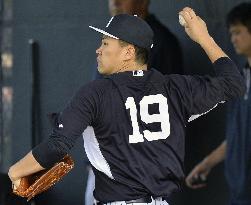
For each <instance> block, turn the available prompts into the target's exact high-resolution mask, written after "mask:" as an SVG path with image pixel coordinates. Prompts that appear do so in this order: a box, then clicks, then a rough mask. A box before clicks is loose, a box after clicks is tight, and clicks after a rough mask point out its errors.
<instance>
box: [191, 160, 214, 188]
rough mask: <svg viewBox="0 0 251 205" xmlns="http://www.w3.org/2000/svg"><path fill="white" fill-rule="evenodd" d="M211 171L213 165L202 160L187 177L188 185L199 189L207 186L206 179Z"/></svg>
mask: <svg viewBox="0 0 251 205" xmlns="http://www.w3.org/2000/svg"><path fill="white" fill-rule="evenodd" d="M210 171H211V167H209V165H207V163H205V161H202V162H201V163H199V164H198V165H197V166H195V167H194V169H193V170H192V171H191V172H190V173H189V175H188V176H187V177H186V185H187V186H188V187H190V188H192V189H198V188H202V187H205V186H206V179H207V176H208V174H209V172H210Z"/></svg>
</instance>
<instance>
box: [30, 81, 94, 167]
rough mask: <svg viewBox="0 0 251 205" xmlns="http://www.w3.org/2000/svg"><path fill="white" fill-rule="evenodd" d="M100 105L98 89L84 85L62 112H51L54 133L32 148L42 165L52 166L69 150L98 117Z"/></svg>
mask: <svg viewBox="0 0 251 205" xmlns="http://www.w3.org/2000/svg"><path fill="white" fill-rule="evenodd" d="M98 105H99V95H98V94H97V92H96V90H95V89H93V87H92V86H83V87H82V88H81V89H80V90H79V91H78V92H77V93H76V94H75V96H74V97H73V98H72V100H71V101H70V103H69V104H68V105H67V106H66V108H65V109H64V110H63V111H62V112H60V113H52V114H49V118H50V121H51V123H52V127H53V130H52V133H51V135H50V136H49V138H48V139H47V140H45V141H43V142H42V143H40V144H39V145H38V146H36V147H35V148H34V149H33V150H32V154H33V156H34V157H35V159H36V160H37V161H38V163H39V164H40V165H41V166H42V167H44V168H48V167H51V166H52V165H53V164H54V163H55V162H57V161H59V160H60V159H61V158H63V157H64V156H65V155H66V154H67V153H68V152H69V150H70V149H71V148H72V147H73V145H74V143H75V141H76V140H77V138H78V137H80V136H81V134H82V133H83V132H84V130H85V129H86V127H87V126H88V125H92V123H93V122H94V121H95V119H96V118H97V117H98V113H99V112H98V109H99V108H98Z"/></svg>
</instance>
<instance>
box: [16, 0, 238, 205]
mask: <svg viewBox="0 0 251 205" xmlns="http://www.w3.org/2000/svg"><path fill="white" fill-rule="evenodd" d="M239 2H242V1H240V0H239V1H238V0H218V1H217V3H216V2H215V1H209V0H206V1H198V0H190V1H188V0H184V1H180V0H155V1H152V2H151V6H150V10H151V11H153V13H155V14H156V16H157V17H159V19H160V20H161V21H162V22H163V23H164V24H165V25H167V26H168V27H169V28H170V29H171V31H173V33H175V34H176V36H177V37H178V38H179V40H180V42H181V45H182V48H183V52H184V59H185V67H186V72H187V73H194V74H195V73H197V74H208V73H212V71H211V65H210V62H209V60H208V59H207V57H206V55H205V53H204V52H202V50H201V49H200V47H199V46H198V45H196V44H195V43H193V42H192V41H191V40H190V39H188V37H187V36H186V35H185V33H184V31H183V29H182V27H181V26H180V25H179V24H178V15H177V14H178V11H179V10H180V9H181V8H183V7H184V6H186V5H188V6H191V7H193V8H194V9H195V11H196V12H198V14H199V15H201V16H202V17H203V18H204V19H205V21H206V22H207V24H208V28H209V32H210V33H211V34H212V36H213V37H214V38H215V39H216V41H217V42H218V43H219V45H220V46H222V48H223V49H225V50H227V51H228V53H229V54H230V55H231V56H232V57H233V58H234V59H235V60H236V61H237V62H238V63H239V62H242V61H241V60H240V59H239V58H237V57H236V56H235V55H234V54H233V49H232V47H231V46H230V43H229V38H228V35H227V31H226V28H225V24H224V23H225V22H224V18H225V14H226V12H227V11H228V10H229V9H230V8H231V7H232V6H234V5H235V4H237V3H239ZM13 6H14V33H13V47H14V50H13V52H14V81H13V82H14V120H13V142H14V143H13V148H12V156H13V162H14V161H16V160H18V159H19V158H20V157H21V156H23V155H24V154H25V153H27V152H28V151H29V150H30V149H31V110H30V108H31V65H30V50H29V44H28V41H29V39H34V40H36V41H37V42H38V44H39V50H40V73H41V75H40V86H41V95H40V98H41V116H40V117H41V124H40V126H41V132H40V133H41V140H42V139H44V138H46V137H47V136H48V134H49V132H50V126H49V122H48V120H47V118H46V114H47V113H49V112H57V111H60V110H61V109H62V108H63V107H64V105H65V104H66V103H67V102H68V101H69V99H70V98H71V96H72V95H73V93H74V92H75V91H76V90H77V89H78V87H79V86H80V85H82V84H83V83H86V82H87V81H88V80H90V78H91V76H92V72H93V69H95V65H96V63H95V56H96V54H95V49H96V48H97V46H98V44H99V35H97V34H96V33H94V32H93V31H90V30H89V29H88V25H92V24H94V25H105V24H106V22H107V20H108V19H109V15H108V9H107V1H106V0H96V1H91V0H82V1H79V0H73V1H63V0H54V1H49V0H44V1H37V0H32V1H31V0H24V1H17V0H13ZM224 114H225V107H224V106H219V108H217V109H216V110H215V111H213V112H211V113H210V114H209V115H208V116H206V117H202V118H201V119H199V120H197V121H196V122H193V123H191V125H190V126H189V127H188V137H187V142H188V143H187V159H186V165H187V166H186V169H187V171H189V170H190V169H191V168H192V166H193V165H194V164H196V163H197V162H198V161H199V160H201V159H202V158H203V157H204V156H205V155H206V154H207V153H209V152H210V151H211V150H212V149H213V148H214V147H216V146H217V145H218V144H219V143H220V142H221V141H222V139H223V138H224ZM83 152H84V150H83V148H82V139H79V141H78V142H77V143H76V146H75V147H74V149H73V150H72V155H73V157H74V159H75V161H76V167H75V169H74V170H73V171H72V172H71V173H70V174H69V175H68V176H67V177H66V178H65V180H63V181H62V182H60V183H59V184H58V185H57V186H55V187H54V188H53V189H52V190H51V191H48V192H47V193H45V194H43V195H41V196H40V197H38V199H37V203H38V204H40V203H41V204H42V203H43V204H44V203H46V204H47V205H49V204H55V203H57V202H58V203H61V204H82V203H83V194H84V186H85V177H86V171H85V167H84V163H83V159H82V153H83ZM226 200H227V189H226V184H225V181H224V176H223V166H220V167H218V168H217V169H216V170H215V171H214V172H213V173H212V175H211V177H210V183H209V185H208V187H207V188H206V189H204V190H201V191H191V190H186V189H185V190H184V192H183V193H182V194H178V195H176V196H175V197H174V199H173V204H193V205H196V204H201V203H203V204H208V205H209V204H214V205H215V204H225V202H226Z"/></svg>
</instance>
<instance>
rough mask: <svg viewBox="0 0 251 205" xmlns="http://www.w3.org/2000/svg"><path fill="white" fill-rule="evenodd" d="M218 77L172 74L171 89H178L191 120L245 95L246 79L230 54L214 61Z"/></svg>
mask: <svg viewBox="0 0 251 205" xmlns="http://www.w3.org/2000/svg"><path fill="white" fill-rule="evenodd" d="M213 67H214V69H215V73H216V76H214V77H212V76H182V75H172V76H170V84H171V87H172V88H175V90H176V91H177V92H178V95H179V97H180V99H181V101H182V104H183V107H184V108H185V111H186V115H187V116H186V117H188V119H187V120H188V121H192V120H193V119H196V118H197V117H199V116H201V115H203V114H206V113H207V112H209V111H210V110H212V109H213V108H215V107H216V106H217V104H218V103H220V102H225V101H228V100H230V99H233V98H237V97H239V96H242V95H243V94H244V91H245V84H244V79H243V78H242V76H241V74H240V72H239V70H238V69H237V67H236V66H235V64H234V63H233V61H232V60H230V59H229V58H227V57H223V58H220V59H218V60H217V61H215V62H214V63H213Z"/></svg>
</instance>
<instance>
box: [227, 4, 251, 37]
mask: <svg viewBox="0 0 251 205" xmlns="http://www.w3.org/2000/svg"><path fill="white" fill-rule="evenodd" d="M226 23H227V27H228V28H229V27H230V26H231V25H235V24H238V23H241V24H243V25H244V26H246V27H247V29H248V31H249V32H250V33H251V3H248V2H244V3H241V4H238V5H237V6H235V7H234V8H232V9H231V10H230V12H229V13H228V14H227V19H226Z"/></svg>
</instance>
